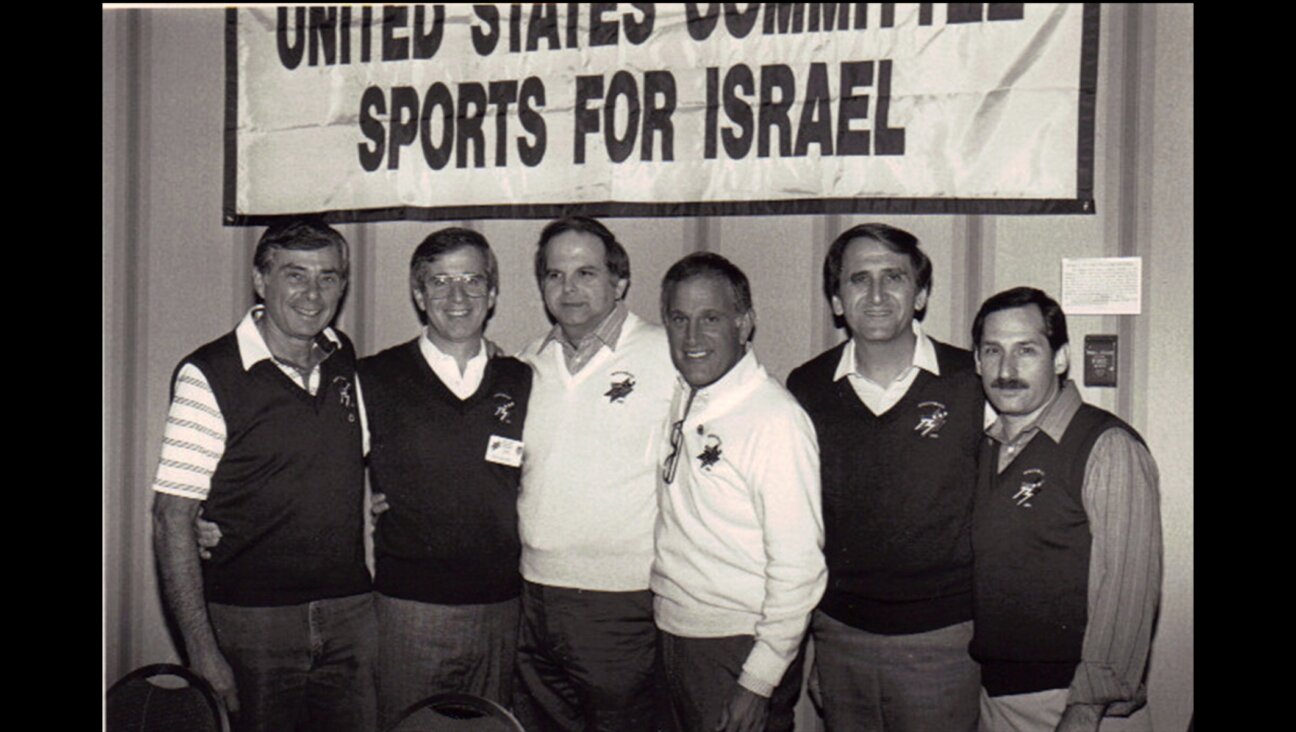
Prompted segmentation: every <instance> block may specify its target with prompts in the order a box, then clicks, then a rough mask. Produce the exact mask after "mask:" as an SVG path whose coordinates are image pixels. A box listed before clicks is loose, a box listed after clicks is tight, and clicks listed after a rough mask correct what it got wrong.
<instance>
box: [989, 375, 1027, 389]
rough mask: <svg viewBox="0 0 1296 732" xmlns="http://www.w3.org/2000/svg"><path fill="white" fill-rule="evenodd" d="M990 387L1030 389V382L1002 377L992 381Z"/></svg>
mask: <svg viewBox="0 0 1296 732" xmlns="http://www.w3.org/2000/svg"><path fill="white" fill-rule="evenodd" d="M990 388H991V389H1029V388H1030V384H1027V383H1026V382H1024V381H1022V380H1021V379H1005V378H1002V377H1000V378H997V379H995V380H994V381H992V382H990Z"/></svg>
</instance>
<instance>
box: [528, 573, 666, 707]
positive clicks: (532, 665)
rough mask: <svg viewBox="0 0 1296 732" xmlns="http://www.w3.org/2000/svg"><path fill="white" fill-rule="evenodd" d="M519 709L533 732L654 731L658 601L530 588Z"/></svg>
mask: <svg viewBox="0 0 1296 732" xmlns="http://www.w3.org/2000/svg"><path fill="white" fill-rule="evenodd" d="M517 650H518V656H517V670H518V682H517V683H516V684H515V688H514V705H515V707H516V713H517V716H518V719H519V720H520V721H521V722H522V724H523V726H524V727H526V729H527V730H528V732H549V731H550V730H563V731H564V732H566V731H569V730H570V731H575V730H591V731H592V730H606V732H640V731H642V732H651V731H652V730H654V729H655V719H654V717H655V714H654V711H655V695H656V691H655V688H654V686H655V685H654V675H653V671H654V667H655V665H656V660H657V629H656V626H654V625H653V612H652V593H651V592H649V591H648V590H643V591H639V592H597V591H592V590H577V589H571V588H566V587H550V586H547V585H538V584H535V583H532V582H525V583H524V585H523V588H522V627H521V631H520V633H519V637H518V649H517Z"/></svg>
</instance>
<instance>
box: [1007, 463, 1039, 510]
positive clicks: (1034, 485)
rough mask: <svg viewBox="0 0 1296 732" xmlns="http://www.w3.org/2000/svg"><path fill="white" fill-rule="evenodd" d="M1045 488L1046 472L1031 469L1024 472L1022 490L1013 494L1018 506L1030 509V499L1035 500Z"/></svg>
mask: <svg viewBox="0 0 1296 732" xmlns="http://www.w3.org/2000/svg"><path fill="white" fill-rule="evenodd" d="M1043 487H1044V471H1043V470H1040V469H1039V468H1031V469H1030V470H1026V471H1023V472H1022V484H1021V488H1018V489H1017V492H1016V493H1014V494H1013V499H1014V500H1016V501H1017V505H1018V506H1022V507H1024V508H1030V507H1031V505H1030V503H1029V501H1030V499H1032V498H1034V497H1035V495H1036V494H1037V493H1039V492H1040V489H1041V488H1043Z"/></svg>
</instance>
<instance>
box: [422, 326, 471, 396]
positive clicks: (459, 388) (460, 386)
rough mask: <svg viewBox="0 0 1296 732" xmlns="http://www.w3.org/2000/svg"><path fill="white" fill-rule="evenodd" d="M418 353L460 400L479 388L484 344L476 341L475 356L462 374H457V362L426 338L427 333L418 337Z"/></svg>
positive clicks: (469, 360)
mask: <svg viewBox="0 0 1296 732" xmlns="http://www.w3.org/2000/svg"><path fill="white" fill-rule="evenodd" d="M419 353H422V354H423V360H425V361H427V365H428V366H429V367H430V368H431V369H432V372H433V373H435V374H436V375H437V378H439V379H441V383H442V384H445V385H446V388H447V389H449V390H450V391H451V392H453V393H454V395H455V396H457V397H459V398H460V399H467V398H468V397H470V396H472V395H473V394H476V393H477V387H479V386H481V382H482V377H483V376H484V375H485V374H486V360H487V359H486V344H485V342H482V341H478V343H477V355H475V356H473V357H472V358H470V359H468V363H467V364H466V365H465V367H464V370H463V373H460V372H459V362H458V361H456V360H455V357H454V356H451V355H449V354H447V353H445V352H443V351H442V350H441V349H440V348H437V345H436V344H435V343H433V342H432V340H431V339H430V338H428V336H427V331H424V332H423V335H422V336H420V337H419Z"/></svg>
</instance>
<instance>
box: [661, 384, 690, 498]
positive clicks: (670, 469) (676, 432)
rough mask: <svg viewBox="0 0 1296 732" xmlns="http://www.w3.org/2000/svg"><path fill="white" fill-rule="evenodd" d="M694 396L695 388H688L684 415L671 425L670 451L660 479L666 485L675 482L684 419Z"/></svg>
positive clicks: (682, 442) (681, 444)
mask: <svg viewBox="0 0 1296 732" xmlns="http://www.w3.org/2000/svg"><path fill="white" fill-rule="evenodd" d="M694 396H697V389H689V395H688V401H687V402H685V403H684V415H683V416H682V417H680V418H679V419H678V420H677V421H676V422H675V424H673V425H671V440H670V445H671V452H670V454H669V455H667V456H666V462H665V464H663V465H662V480H664V481H666V485H670V484H671V483H673V482H675V468H676V467H677V466H678V465H679V459H680V454H681V453H682V452H683V450H681V449H680V448H681V447H683V445H684V419H685V418H686V417H688V413H689V409H691V408H692V407H693V397H694Z"/></svg>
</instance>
